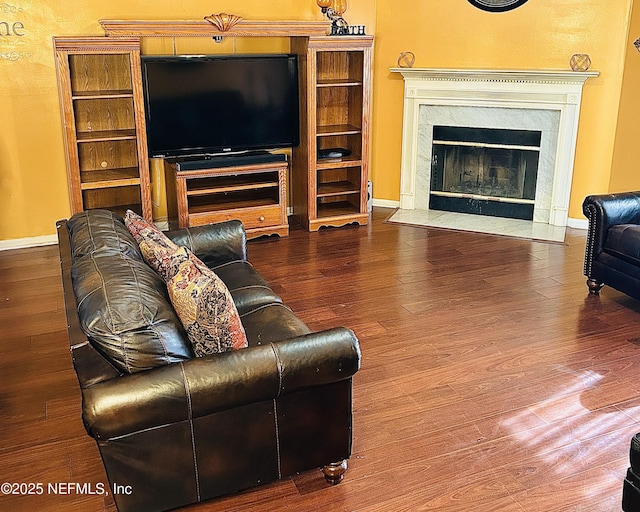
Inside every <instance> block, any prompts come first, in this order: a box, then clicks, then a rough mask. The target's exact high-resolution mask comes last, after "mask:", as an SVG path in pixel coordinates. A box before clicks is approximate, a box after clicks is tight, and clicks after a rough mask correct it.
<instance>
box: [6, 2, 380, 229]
mask: <svg viewBox="0 0 640 512" xmlns="http://www.w3.org/2000/svg"><path fill="white" fill-rule="evenodd" d="M373 2H374V0H350V1H349V7H348V11H347V13H346V15H345V17H346V18H347V19H348V20H354V21H353V23H354V24H355V23H363V24H366V25H367V26H368V29H370V30H371V31H373V30H374V29H373V26H374V22H375V9H374V8H373ZM214 12H230V13H233V14H237V15H240V16H242V17H244V18H246V19H253V20H270V19H271V20H283V19H284V20H296V19H298V20H322V19H323V15H322V14H321V12H320V9H319V8H318V7H317V5H316V3H315V0H304V1H300V0H296V1H295V2H293V1H291V0H271V1H270V2H264V1H261V0H244V1H242V2H238V1H232V0H224V1H222V0H220V1H218V0H214V1H213V2H212V1H210V0H209V1H204V0H191V1H189V2H176V1H175V0H154V1H153V2H149V1H147V0H109V1H106V2H105V1H104V0H64V1H60V0H8V2H3V3H2V6H0V108H1V115H0V119H1V120H2V122H1V127H0V241H2V240H13V239H20V238H29V237H38V236H43V235H51V234H53V233H55V222H56V220H58V219H61V218H64V217H67V216H68V215H69V211H70V210H69V199H68V190H67V176H66V165H65V159H64V147H63V135H62V124H61V120H60V108H59V102H58V91H57V85H56V72H55V61H54V55H53V44H52V38H53V36H73V35H101V34H103V31H102V29H101V27H100V25H99V23H98V20H99V19H103V18H105V19H157V20H163V19H174V20H181V19H202V18H203V17H204V16H206V15H208V14H211V13H214ZM7 26H8V27H10V33H7V31H6V30H4V29H5V27H7ZM154 44H156V45H157V44H158V43H151V46H152V47H153V45H154ZM190 44H192V43H190V42H184V41H183V42H178V43H177V46H178V51H179V52H180V51H185V52H186V51H188V50H189V45H190ZM211 44H212V45H213V44H214V43H211ZM255 44H256V43H252V42H245V43H239V45H244V46H243V48H246V49H247V51H251V48H252V45H255ZM145 46H146V45H145ZM165 46H166V44H165ZM171 46H172V45H171ZM223 47H227V48H230V50H229V51H234V50H237V51H240V49H239V48H234V46H233V45H232V44H231V43H229V42H227V41H225V42H224V43H223ZM169 51H170V49H169Z"/></svg>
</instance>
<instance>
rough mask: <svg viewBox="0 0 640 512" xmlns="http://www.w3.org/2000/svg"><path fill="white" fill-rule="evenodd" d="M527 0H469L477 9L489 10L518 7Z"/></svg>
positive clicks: (506, 9)
mask: <svg viewBox="0 0 640 512" xmlns="http://www.w3.org/2000/svg"><path fill="white" fill-rule="evenodd" d="M526 2H527V0H469V3H470V4H471V5H474V6H476V7H477V8H478V9H482V10H483V11H490V12H504V11H510V10H512V9H515V8H516V7H520V6H521V5H522V4H524V3H526Z"/></svg>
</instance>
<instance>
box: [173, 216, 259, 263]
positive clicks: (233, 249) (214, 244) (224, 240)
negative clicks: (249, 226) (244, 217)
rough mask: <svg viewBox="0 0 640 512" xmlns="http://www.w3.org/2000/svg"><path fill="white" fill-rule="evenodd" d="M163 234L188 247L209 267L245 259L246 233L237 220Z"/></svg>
mask: <svg viewBox="0 0 640 512" xmlns="http://www.w3.org/2000/svg"><path fill="white" fill-rule="evenodd" d="M165 234H166V235H167V236H168V237H169V238H170V239H171V240H173V241H174V242H175V243H176V244H178V245H184V246H185V247H187V248H189V250H190V251H191V252H192V253H193V254H195V255H196V256H197V257H198V258H200V259H201V260H202V261H203V262H204V263H205V264H206V265H207V266H209V267H215V266H218V265H222V264H223V263H228V262H230V261H236V260H246V259H247V235H246V232H245V229H244V226H243V225H242V222H240V221H239V220H230V221H227V222H219V223H215V224H206V225H204V226H196V227H193V228H184V229H176V230H173V231H168V232H166V233H165Z"/></svg>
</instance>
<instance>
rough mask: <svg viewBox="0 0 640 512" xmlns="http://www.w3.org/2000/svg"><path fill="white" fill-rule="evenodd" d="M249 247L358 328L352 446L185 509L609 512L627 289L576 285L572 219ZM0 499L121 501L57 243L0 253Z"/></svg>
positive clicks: (392, 228)
mask: <svg viewBox="0 0 640 512" xmlns="http://www.w3.org/2000/svg"><path fill="white" fill-rule="evenodd" d="M390 213H391V210H387V209H374V212H373V215H372V222H371V224H370V225H369V226H366V227H356V226H348V227H344V228H340V229H327V230H321V231H320V232H318V233H307V232H306V231H303V230H302V229H300V228H295V227H294V228H293V229H292V230H291V234H290V236H289V237H288V238H284V239H276V238H269V239H260V240H255V241H252V242H250V243H249V249H248V250H249V259H250V260H251V261H252V262H253V264H254V265H255V267H256V268H257V269H258V270H259V271H260V272H261V274H262V275H263V276H264V277H265V278H266V279H267V281H268V282H269V283H270V284H271V285H272V286H273V288H274V289H275V291H276V292H277V293H279V294H280V295H281V296H282V297H283V299H284V301H285V302H286V303H287V304H288V305H289V306H290V307H291V308H292V309H293V310H294V311H295V312H296V313H297V314H298V315H299V316H300V317H301V318H302V319H303V320H304V321H305V322H306V323H307V324H308V325H309V326H310V327H311V328H312V329H323V328H328V327H332V326H336V325H344V326H347V327H350V328H352V329H353V330H354V331H355V332H356V334H357V335H358V337H359V339H360V342H361V348H362V355H363V360H362V368H361V370H360V372H359V373H358V374H357V375H356V376H355V378H354V450H353V456H352V458H351V460H350V462H349V470H348V471H347V474H346V476H345V480H344V482H343V483H341V484H340V485H338V486H335V487H330V486H328V485H326V484H325V483H324V481H323V480H322V477H321V475H320V473H319V472H318V471H310V472H306V473H304V474H300V475H297V476H295V477H294V478H290V479H286V480H283V481H280V482H277V483H273V484H269V485H265V486H262V487H258V488H255V489H251V490H249V491H246V492H243V493H240V494H237V495H234V496H230V497H225V498H221V499H218V500H214V501H210V502H207V503H203V504H199V505H197V506H192V507H188V508H187V509H185V510H191V511H198V512H200V511H224V512H236V511H237V512H240V511H242V512H270V511H273V512H276V511H277V512H280V511H289V510H290V511H295V512H312V511H319V510H326V509H327V508H329V509H330V510H333V511H336V512H342V511H344V512H348V511H349V512H355V511H357V512H403V511H412V512H413V511H433V510H435V511H456V512H457V511H474V512H485V511H486V512H489V511H491V512H494V511H513V512H555V511H558V512H559V511H563V512H569V511H576V512H577V511H587V510H588V511H590V512H599V511H602V512H605V511H606V512H610V511H619V510H620V501H621V493H622V480H623V478H624V474H625V471H626V468H627V466H628V451H629V442H630V439H631V437H632V436H633V434H635V433H636V432H640V379H639V378H638V376H639V375H640V303H639V302H638V301H635V300H633V299H631V298H629V297H626V296H625V295H623V294H620V293H618V292H616V291H615V290H612V289H610V288H607V287H605V288H604V289H603V291H602V293H601V296H600V297H597V296H589V295H588V293H587V288H586V285H585V278H584V276H583V275H582V260H583V255H584V244H585V233H584V232H583V231H579V230H571V229H569V230H568V235H567V239H566V243H565V244H550V243H542V242H531V241H526V240H517V239H512V238H504V237H496V236H488V235H480V234H474V233H463V232H453V231H444V230H435V229H425V228H416V227H408V226H399V225H396V224H390V223H386V222H384V221H385V219H386V218H387V216H388V215H389V214H390ZM0 299H1V303H0V326H2V327H0V331H1V334H0V378H1V382H2V383H1V384H0V483H2V482H16V483H29V482H32V483H38V482H41V483H44V485H45V492H44V493H43V494H40V495H29V496H23V497H20V496H7V495H0V510H3V511H12V512H13V511H32V510H39V511H59V510H64V511H83V512H84V511H107V512H114V511H115V506H114V504H113V501H112V499H111V496H102V495H100V494H90V493H88V492H84V493H74V492H68V493H64V492H63V493H60V494H55V493H51V492H48V489H47V488H46V486H47V485H48V484H49V483H52V484H56V483H61V482H62V483H64V482H73V483H80V484H91V485H92V486H93V488H94V489H95V488H96V486H98V485H99V484H101V483H102V484H104V485H106V482H107V480H106V476H105V474H104V470H103V468H102V464H101V461H100V456H99V453H98V450H97V448H96V446H95V444H94V442H93V440H92V439H91V438H89V437H88V436H87V435H86V434H85V432H84V430H83V427H82V424H81V420H80V396H79V391H78V387H77V381H76V379H75V374H74V373H73V370H72V367H71V361H70V357H69V353H68V348H67V340H66V332H65V328H66V323H65V318H64V309H63V303H62V301H63V299H62V292H61V283H60V271H59V265H58V255H57V247H55V246H52V247H43V248H33V249H24V250H14V251H5V252H0Z"/></svg>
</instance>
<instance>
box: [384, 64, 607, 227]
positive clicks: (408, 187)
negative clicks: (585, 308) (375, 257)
mask: <svg viewBox="0 0 640 512" xmlns="http://www.w3.org/2000/svg"><path fill="white" fill-rule="evenodd" d="M392 71H394V72H399V73H402V75H403V77H404V84H405V100H404V116H403V142H402V167H401V184H400V187H401V190H400V210H424V211H433V210H435V211H448V212H456V213H457V212H459V213H466V214H468V213H472V214H475V215H481V216H489V217H510V218H513V219H519V220H526V221H529V222H533V223H544V224H548V225H550V226H563V227H564V226H566V225H567V221H568V208H569V197H570V191H571V178H572V174H573V162H574V155H575V144H576V138H577V127H578V117H579V110H580V102H581V97H582V87H583V85H584V82H585V81H586V80H587V79H588V78H589V77H595V76H598V73H597V72H582V73H579V72H572V71H560V70H558V71H518V70H444V69H424V68H420V69H417V68H395V69H393V70H392ZM461 222H462V223H464V222H466V220H461Z"/></svg>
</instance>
